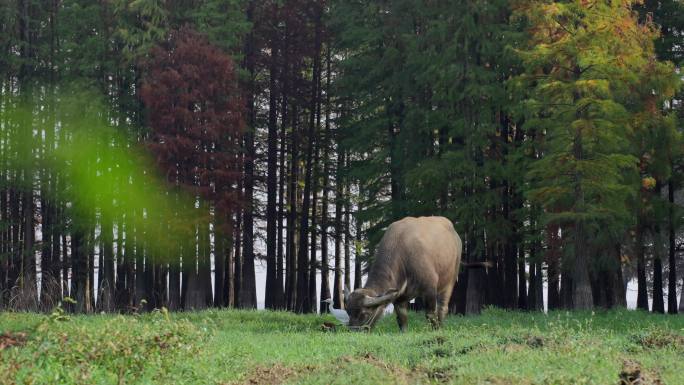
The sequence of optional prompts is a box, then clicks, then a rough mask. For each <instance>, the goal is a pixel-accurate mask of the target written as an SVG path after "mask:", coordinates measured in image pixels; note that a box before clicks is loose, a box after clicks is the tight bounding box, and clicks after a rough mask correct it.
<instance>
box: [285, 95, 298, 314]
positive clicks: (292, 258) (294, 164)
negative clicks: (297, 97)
mask: <svg viewBox="0 0 684 385" xmlns="http://www.w3.org/2000/svg"><path fill="white" fill-rule="evenodd" d="M297 113H298V112H297V106H296V105H295V106H293V108H292V139H291V142H290V146H291V147H290V154H291V159H290V167H291V169H290V183H289V187H288V191H287V193H288V201H289V206H290V208H289V212H288V219H287V260H288V264H287V276H288V280H287V307H288V309H291V310H294V309H295V305H296V302H297V294H298V293H297V279H298V274H297V269H298V266H297V239H296V238H297V201H298V199H297V197H298V195H299V192H298V188H297V186H298V184H299V133H298V127H297V126H298V124H297Z"/></svg>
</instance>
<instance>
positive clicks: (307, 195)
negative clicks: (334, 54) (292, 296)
mask: <svg viewBox="0 0 684 385" xmlns="http://www.w3.org/2000/svg"><path fill="white" fill-rule="evenodd" d="M316 15H317V16H316V19H317V21H316V51H317V53H316V54H315V56H314V64H313V79H312V80H313V87H312V90H313V91H312V94H311V106H310V107H309V110H310V111H309V113H310V116H309V130H308V133H307V147H306V171H305V176H304V200H303V202H302V212H301V216H300V224H299V250H298V253H297V301H296V309H295V311H297V312H300V313H303V312H310V311H311V309H312V303H311V302H312V301H313V298H311V297H310V296H309V286H310V281H309V278H310V274H309V269H310V268H311V266H310V265H311V264H310V261H309V258H308V253H309V247H308V246H309V242H308V239H309V238H308V237H309V214H310V213H309V210H310V208H311V187H312V173H313V155H314V152H315V146H316V122H315V119H316V102H317V101H316V99H317V95H318V84H317V78H318V77H319V71H320V47H321V37H320V28H321V27H320V10H316Z"/></svg>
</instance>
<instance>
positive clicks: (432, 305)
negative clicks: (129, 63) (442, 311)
mask: <svg viewBox="0 0 684 385" xmlns="http://www.w3.org/2000/svg"><path fill="white" fill-rule="evenodd" d="M423 301H424V302H425V318H427V320H428V321H430V324H431V325H432V328H433V329H439V316H438V315H437V297H436V296H434V295H431V296H426V297H424V298H423Z"/></svg>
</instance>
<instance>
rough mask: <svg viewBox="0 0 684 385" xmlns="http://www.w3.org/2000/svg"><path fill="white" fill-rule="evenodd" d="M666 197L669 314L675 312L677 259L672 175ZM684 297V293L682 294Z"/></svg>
mask: <svg viewBox="0 0 684 385" xmlns="http://www.w3.org/2000/svg"><path fill="white" fill-rule="evenodd" d="M667 198H668V202H669V205H668V210H667V212H668V216H667V219H668V226H667V227H668V241H669V247H668V266H669V274H668V279H667V312H668V313H670V314H677V260H676V254H675V252H676V247H677V245H676V244H675V231H676V229H675V222H674V216H675V214H674V211H675V207H676V206H675V200H674V183H673V182H672V176H670V179H669V180H668V182H667ZM682 297H684V295H682Z"/></svg>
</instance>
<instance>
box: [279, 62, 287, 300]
mask: <svg viewBox="0 0 684 385" xmlns="http://www.w3.org/2000/svg"><path fill="white" fill-rule="evenodd" d="M283 72H286V71H281V76H282V73H283ZM281 111H282V113H281V126H282V127H281V130H280V131H281V132H280V172H279V174H280V175H278V237H277V242H276V244H277V257H276V258H277V262H276V293H278V297H277V298H276V308H278V309H285V308H286V305H287V304H286V302H285V292H284V286H283V284H284V283H285V279H284V275H285V270H284V266H283V265H284V263H283V257H284V252H283V246H284V243H283V242H284V241H283V231H284V230H285V229H284V224H283V221H284V220H285V174H287V165H286V157H285V155H286V152H287V151H286V149H287V121H288V120H287V92H286V90H285V89H283V97H282V108H281ZM288 227H289V226H288ZM288 274H289V273H288Z"/></svg>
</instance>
